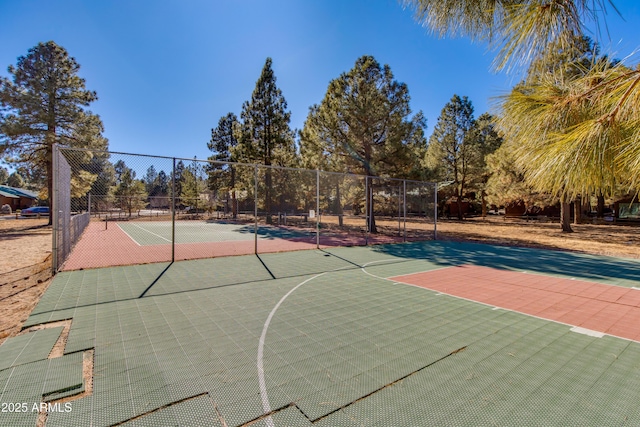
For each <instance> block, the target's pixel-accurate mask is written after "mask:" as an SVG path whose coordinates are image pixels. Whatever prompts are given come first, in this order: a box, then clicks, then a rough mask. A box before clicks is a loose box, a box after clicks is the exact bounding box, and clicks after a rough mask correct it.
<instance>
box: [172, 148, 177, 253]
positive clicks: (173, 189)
mask: <svg viewBox="0 0 640 427" xmlns="http://www.w3.org/2000/svg"><path fill="white" fill-rule="evenodd" d="M175 260H176V158H175V157H174V158H173V172H172V173H171V262H174V261H175Z"/></svg>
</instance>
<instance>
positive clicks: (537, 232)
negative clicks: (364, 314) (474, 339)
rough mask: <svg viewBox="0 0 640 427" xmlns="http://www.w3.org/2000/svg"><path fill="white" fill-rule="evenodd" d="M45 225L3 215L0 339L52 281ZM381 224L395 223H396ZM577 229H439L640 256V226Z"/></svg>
mask: <svg viewBox="0 0 640 427" xmlns="http://www.w3.org/2000/svg"><path fill="white" fill-rule="evenodd" d="M46 224H47V220H46V219H40V220H38V219H21V220H14V219H11V220H0V344H1V343H2V342H3V341H4V340H5V339H6V338H7V337H9V336H14V335H16V334H17V333H18V332H20V329H21V327H22V325H23V324H24V322H25V320H26V319H27V317H28V316H29V314H30V313H31V311H32V310H33V308H34V307H35V306H36V304H37V303H38V300H39V299H40V297H41V296H42V294H43V293H44V291H45V290H46V288H47V286H48V285H49V283H50V281H51V280H50V279H51V271H50V269H51V227H49V226H47V225H46ZM378 224H379V225H380V226H383V227H384V226H385V225H388V226H389V228H390V229H393V228H394V227H397V222H396V223H391V222H390V223H389V224H385V222H384V221H382V220H381V221H379V222H378ZM428 227H429V229H431V227H432V226H428ZM573 228H574V230H575V232H574V233H569V234H567V233H562V232H561V231H560V225H559V224H558V223H539V222H534V221H530V222H527V221H523V220H508V219H507V220H505V219H503V218H502V217H488V218H486V219H482V218H472V219H466V220H464V221H457V220H442V221H439V222H438V224H437V234H438V239H441V240H457V241H476V242H482V243H490V244H499V245H509V246H524V247H535V248H546V249H555V250H565V251H574V252H582V253H592V254H598V255H609V256H618V257H628V258H640V227H638V226H636V227H631V226H619V225H612V224H608V225H592V224H581V225H574V226H573ZM396 229H397V228H396Z"/></svg>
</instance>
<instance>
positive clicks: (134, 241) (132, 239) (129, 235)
mask: <svg viewBox="0 0 640 427" xmlns="http://www.w3.org/2000/svg"><path fill="white" fill-rule="evenodd" d="M116 225H117V226H118V228H119V229H120V231H122V232H123V233H124V234H126V235H127V237H128V238H130V239H131V241H132V242H133V243H135V244H136V245H138V246H142V245H141V244H140V243H138V242H137V241H136V239H134V238H133V237H131V234H129V233H127V232H126V231H124V229H123V228H122V227H120V224H117V223H116Z"/></svg>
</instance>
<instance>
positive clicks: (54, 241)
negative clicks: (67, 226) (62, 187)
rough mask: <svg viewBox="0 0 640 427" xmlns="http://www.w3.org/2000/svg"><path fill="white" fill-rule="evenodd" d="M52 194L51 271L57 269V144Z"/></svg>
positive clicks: (53, 149) (54, 152)
mask: <svg viewBox="0 0 640 427" xmlns="http://www.w3.org/2000/svg"><path fill="white" fill-rule="evenodd" d="M51 160H52V163H53V165H52V166H53V174H52V175H53V177H52V180H53V194H51V213H50V215H51V238H52V243H51V273H52V274H56V272H57V271H58V216H59V215H58V168H59V167H60V166H59V164H58V144H53V147H52V159H51Z"/></svg>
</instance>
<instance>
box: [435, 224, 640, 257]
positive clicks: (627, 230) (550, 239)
mask: <svg viewBox="0 0 640 427" xmlns="http://www.w3.org/2000/svg"><path fill="white" fill-rule="evenodd" d="M572 228H573V230H574V232H573V233H563V232H562V231H561V229H560V224H559V223H558V222H537V221H524V220H521V219H506V220H505V219H503V217H501V216H495V217H487V218H486V219H482V218H471V219H466V220H463V221H458V220H443V221H439V222H438V225H437V230H438V239H442V240H460V241H477V242H482V243H490V244H498V245H509V246H524V247H531V248H544V249H556V250H564V251H572V252H582V253H590V254H596V255H608V256H617V257H625V258H640V226H637V225H636V226H630V225H615V224H605V225H594V224H578V225H572Z"/></svg>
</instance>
